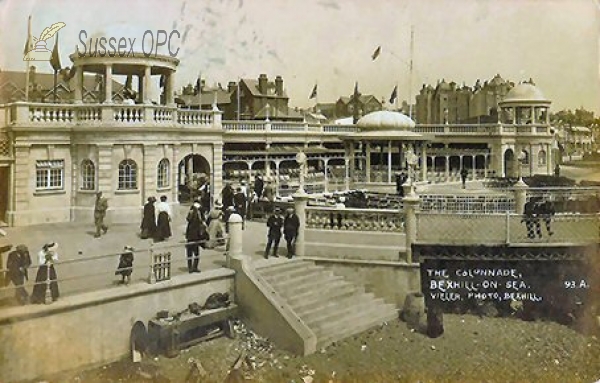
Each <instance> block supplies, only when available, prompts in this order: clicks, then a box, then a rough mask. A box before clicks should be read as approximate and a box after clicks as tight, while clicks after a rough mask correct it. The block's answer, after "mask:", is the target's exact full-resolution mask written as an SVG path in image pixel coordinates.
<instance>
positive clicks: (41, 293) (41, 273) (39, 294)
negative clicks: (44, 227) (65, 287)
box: [31, 242, 59, 303]
mask: <svg viewBox="0 0 600 383" xmlns="http://www.w3.org/2000/svg"><path fill="white" fill-rule="evenodd" d="M57 249H58V244H57V243H56V242H50V243H47V244H45V245H44V246H43V247H42V250H40V252H39V253H38V261H39V264H40V266H39V268H38V271H37V275H36V276H35V285H34V286H33V293H32V294H31V303H44V302H45V300H46V291H47V289H48V288H49V289H50V293H51V296H52V301H53V302H54V301H56V300H57V299H58V297H59V292H58V282H57V278H56V270H55V269H54V262H56V261H58V253H57V252H56V250H57Z"/></svg>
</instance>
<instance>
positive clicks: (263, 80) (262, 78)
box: [258, 73, 267, 94]
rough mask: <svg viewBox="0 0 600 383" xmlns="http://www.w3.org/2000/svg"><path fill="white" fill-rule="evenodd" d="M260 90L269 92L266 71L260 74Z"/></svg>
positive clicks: (264, 92) (265, 92)
mask: <svg viewBox="0 0 600 383" xmlns="http://www.w3.org/2000/svg"><path fill="white" fill-rule="evenodd" d="M258 91H259V92H260V93H261V94H267V75H266V74H264V73H263V74H261V75H260V76H258Z"/></svg>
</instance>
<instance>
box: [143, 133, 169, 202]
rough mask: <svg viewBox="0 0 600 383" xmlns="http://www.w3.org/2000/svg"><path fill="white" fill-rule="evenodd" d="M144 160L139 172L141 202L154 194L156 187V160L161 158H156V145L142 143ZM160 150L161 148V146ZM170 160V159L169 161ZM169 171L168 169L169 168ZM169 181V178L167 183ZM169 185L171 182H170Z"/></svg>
mask: <svg viewBox="0 0 600 383" xmlns="http://www.w3.org/2000/svg"><path fill="white" fill-rule="evenodd" d="M143 151H144V162H143V164H142V165H143V169H142V172H141V173H140V174H139V176H140V181H141V182H140V184H141V189H142V204H144V203H146V200H147V199H148V197H150V196H155V197H156V195H155V191H156V188H157V170H158V168H157V166H158V162H159V161H160V160H161V159H162V158H158V146H157V145H150V144H144V146H143ZM161 151H162V148H161ZM169 162H171V161H169ZM169 171H170V169H169ZM170 182H171V181H170V180H169V183H170ZM170 186H173V184H171V183H170Z"/></svg>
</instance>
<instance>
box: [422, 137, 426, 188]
mask: <svg viewBox="0 0 600 383" xmlns="http://www.w3.org/2000/svg"><path fill="white" fill-rule="evenodd" d="M421 179H422V180H423V181H427V144H425V143H423V144H422V145H421Z"/></svg>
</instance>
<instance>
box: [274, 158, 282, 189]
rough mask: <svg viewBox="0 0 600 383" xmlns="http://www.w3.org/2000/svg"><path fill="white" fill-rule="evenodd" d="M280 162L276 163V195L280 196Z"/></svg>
mask: <svg viewBox="0 0 600 383" xmlns="http://www.w3.org/2000/svg"><path fill="white" fill-rule="evenodd" d="M280 163H281V161H280V160H276V161H275V195H276V196H279V164H280Z"/></svg>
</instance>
